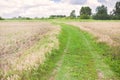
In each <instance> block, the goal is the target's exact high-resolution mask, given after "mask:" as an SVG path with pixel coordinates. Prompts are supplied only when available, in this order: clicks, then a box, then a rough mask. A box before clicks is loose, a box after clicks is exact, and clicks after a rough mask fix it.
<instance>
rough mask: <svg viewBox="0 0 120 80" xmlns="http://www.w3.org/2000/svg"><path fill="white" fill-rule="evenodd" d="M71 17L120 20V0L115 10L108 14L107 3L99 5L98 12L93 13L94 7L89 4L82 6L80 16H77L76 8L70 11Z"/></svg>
mask: <svg viewBox="0 0 120 80" xmlns="http://www.w3.org/2000/svg"><path fill="white" fill-rule="evenodd" d="M69 17H70V18H81V19H90V18H92V19H96V20H109V19H114V20H120V2H116V4H115V8H114V9H113V11H111V12H110V14H108V12H107V7H106V6H105V5H101V6H98V7H97V8H96V13H95V14H92V9H91V8H90V7H89V6H86V7H82V8H81V9H80V16H76V14H75V10H72V12H71V13H70V16H69Z"/></svg>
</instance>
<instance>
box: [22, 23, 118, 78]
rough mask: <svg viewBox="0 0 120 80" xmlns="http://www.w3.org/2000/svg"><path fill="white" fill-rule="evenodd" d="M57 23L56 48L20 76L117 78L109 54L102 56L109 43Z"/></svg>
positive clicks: (73, 27)
mask: <svg viewBox="0 0 120 80" xmlns="http://www.w3.org/2000/svg"><path fill="white" fill-rule="evenodd" d="M60 25H61V27H62V31H61V33H60V35H59V42H60V46H59V50H53V51H52V53H50V54H49V55H46V57H47V59H46V61H45V62H44V64H42V65H40V66H39V68H38V69H36V70H32V71H30V72H25V73H24V76H23V77H22V80H26V79H27V80H50V78H51V77H52V79H53V80H98V79H99V80H110V79H111V80H119V79H118V78H117V76H116V75H115V73H114V71H113V70H112V69H111V67H109V65H108V64H109V63H111V62H110V60H109V59H108V58H109V57H108V58H107V57H104V56H103V54H105V53H108V52H109V51H107V50H108V49H109V47H108V46H106V45H105V44H102V43H96V42H95V40H94V37H92V35H90V34H88V33H87V32H84V31H82V30H80V29H79V28H77V27H75V26H71V25H66V24H60ZM107 61H108V62H109V63H108V64H107V63H106V62H107ZM59 62H60V63H59ZM54 70H56V71H55V73H54Z"/></svg>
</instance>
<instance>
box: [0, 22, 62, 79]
mask: <svg viewBox="0 0 120 80" xmlns="http://www.w3.org/2000/svg"><path fill="white" fill-rule="evenodd" d="M59 32H60V27H56V26H53V25H52V24H50V23H47V22H0V79H3V80H7V79H8V80H16V79H17V78H19V75H20V74H21V73H22V71H24V70H30V69H32V68H36V67H37V66H38V64H40V63H42V62H43V61H44V60H45V53H49V52H50V51H51V50H52V49H53V48H58V45H59V42H58V39H57V35H58V33H59ZM55 45H56V46H55ZM19 71H20V72H19ZM18 74H19V75H18Z"/></svg>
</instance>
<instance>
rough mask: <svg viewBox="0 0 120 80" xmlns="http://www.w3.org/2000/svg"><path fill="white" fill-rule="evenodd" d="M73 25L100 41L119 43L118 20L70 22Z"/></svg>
mask: <svg viewBox="0 0 120 80" xmlns="http://www.w3.org/2000/svg"><path fill="white" fill-rule="evenodd" d="M69 24H71V25H74V26H78V27H80V29H82V30H85V31H88V32H90V33H91V34H93V35H95V37H97V38H98V41H100V42H106V43H108V44H109V45H112V46H116V45H120V22H71V23H69Z"/></svg>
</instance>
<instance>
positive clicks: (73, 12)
mask: <svg viewBox="0 0 120 80" xmlns="http://www.w3.org/2000/svg"><path fill="white" fill-rule="evenodd" d="M70 18H76V14H75V10H72V12H71V13H70Z"/></svg>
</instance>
